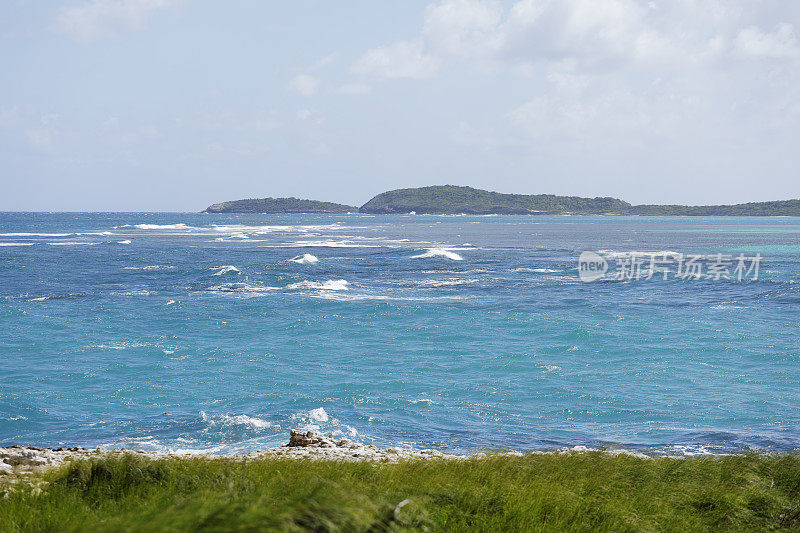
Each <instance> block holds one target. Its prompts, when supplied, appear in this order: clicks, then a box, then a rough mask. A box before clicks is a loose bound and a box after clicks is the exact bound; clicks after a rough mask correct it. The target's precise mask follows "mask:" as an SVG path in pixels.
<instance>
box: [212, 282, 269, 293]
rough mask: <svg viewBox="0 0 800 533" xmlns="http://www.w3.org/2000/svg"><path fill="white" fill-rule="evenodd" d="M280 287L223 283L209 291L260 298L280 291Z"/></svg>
mask: <svg viewBox="0 0 800 533" xmlns="http://www.w3.org/2000/svg"><path fill="white" fill-rule="evenodd" d="M279 289H280V287H269V286H266V285H256V284H253V283H222V284H220V285H214V286H213V287H209V288H208V289H207V290H208V291H210V292H216V293H233V294H238V295H242V296H258V295H261V294H264V293H266V292H269V291H275V290H279Z"/></svg>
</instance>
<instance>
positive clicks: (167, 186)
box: [0, 0, 800, 211]
mask: <svg viewBox="0 0 800 533" xmlns="http://www.w3.org/2000/svg"><path fill="white" fill-rule="evenodd" d="M798 33H800V2H787V1H784V0H764V1H755V0H748V1H744V0H730V1H717V0H704V1H700V0H675V1H670V2H641V1H634V0H521V1H509V2H499V1H491V0H441V1H437V2H423V1H404V2H391V3H390V2H374V1H353V2H346V3H334V2H321V1H319V2H311V1H294V2H264V1H229V2H224V3H223V2H212V1H201V0H69V1H63V2H55V1H37V2H30V1H28V0H4V1H3V2H2V4H0V160H2V162H3V163H2V167H0V185H1V186H2V191H3V194H2V195H0V210H137V211H139V210H142V211H144V210H167V211H198V210H200V209H203V208H204V207H206V206H207V205H208V204H210V203H213V202H217V201H223V200H232V199H238V198H247V197H264V196H298V197H303V198H312V199H320V200H330V201H338V202H343V203H349V204H355V205H360V204H361V203H363V202H366V201H367V200H368V199H369V198H370V197H372V196H373V195H374V194H377V193H379V192H382V191H384V190H388V189H394V188H401V187H413V186H421V185H430V184H445V183H450V184H459V185H472V186H475V187H481V188H487V189H492V190H497V191H501V192H518V193H554V194H568V195H580V196H598V195H602V196H606V195H608V196H616V197H619V198H623V199H625V200H628V201H630V202H634V203H688V204H706V203H734V202H744V201H758V200H773V199H788V198H800V172H799V171H800V153H798V147H799V146H800V37H798Z"/></svg>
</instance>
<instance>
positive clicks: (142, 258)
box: [0, 213, 800, 455]
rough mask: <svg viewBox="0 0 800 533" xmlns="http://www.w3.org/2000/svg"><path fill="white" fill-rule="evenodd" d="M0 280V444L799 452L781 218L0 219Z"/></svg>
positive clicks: (798, 373)
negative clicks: (687, 272)
mask: <svg viewBox="0 0 800 533" xmlns="http://www.w3.org/2000/svg"><path fill="white" fill-rule="evenodd" d="M587 251H591V252H594V255H593V257H600V258H602V261H608V262H609V263H613V262H614V261H616V262H617V263H619V265H620V266H621V269H620V272H624V268H623V267H625V264H627V267H629V268H630V267H631V265H632V264H634V263H633V262H631V261H628V262H627V263H626V258H627V259H631V258H635V257H639V258H644V261H643V262H642V261H639V263H638V265H639V267H642V268H645V270H646V267H648V265H650V266H652V264H653V262H652V258H653V257H656V255H657V256H658V258H659V259H658V262H659V264H662V263H663V264H670V265H671V266H668V267H667V268H666V270H665V271H663V275H662V271H657V273H656V274H655V275H639V273H638V271H637V275H636V276H632V275H619V276H613V275H610V271H609V273H607V274H606V275H603V276H600V277H599V279H597V280H595V281H591V282H586V281H583V280H582V279H581V276H580V274H581V270H579V264H578V260H579V257H580V256H581V253H582V252H587ZM631 252H637V254H633V255H631ZM653 254H656V255H653ZM684 254H685V256H686V257H689V256H693V255H697V256H701V257H703V258H704V259H703V261H705V264H704V267H705V268H706V270H705V271H704V272H707V274H705V273H704V274H702V275H694V276H688V277H686V276H684V277H680V276H679V275H678V274H679V271H680V270H681V268H680V266H681V263H680V262H679V261H678V260H677V259H676V258H677V257H683V256H684ZM715 255H716V257H717V258H718V259H719V258H721V257H724V258H727V259H726V260H727V261H728V264H727V265H726V267H725V269H724V272H723V273H722V275H719V272H720V270H719V269H717V270H716V272H717V275H713V272H714V270H713V269H712V265H711V263H712V262H714V260H713V259H712V257H713V256H715ZM742 256H744V257H745V258H749V263H747V265H746V266H747V271H746V272H744V274H745V275H744V276H742V275H741V274H742V273H743V272H742V271H741V270H740V271H738V272H737V270H736V266H737V260H736V258H737V257H739V258H741V257H742ZM755 257H759V258H760V259H759V261H760V262H759V263H758V264H757V265H756V266H757V268H756V269H754V268H753V266H754V263H756V260H755ZM717 262H718V261H717ZM0 269H1V270H0V272H1V273H0V361H2V365H1V366H0V445H3V446H8V445H12V444H26V445H34V446H50V447H58V446H73V445H79V446H92V447H94V446H107V447H128V448H137V449H144V450H156V451H171V452H183V453H191V452H211V453H237V452H249V451H255V450H258V449H263V448H267V447H272V446H277V445H281V444H284V443H286V442H287V441H288V434H289V430H290V429H292V428H307V429H315V430H318V431H321V432H324V433H326V434H328V433H330V434H334V435H335V436H344V437H347V438H350V439H352V440H358V441H361V442H365V443H370V444H377V445H381V446H387V445H391V446H413V447H415V448H436V449H440V450H442V451H450V452H462V453H465V452H473V451H479V450H501V449H516V450H533V449H553V448H559V447H562V446H575V445H583V446H588V447H610V448H625V449H633V450H642V451H647V452H649V453H655V454H661V453H666V454H678V455H692V454H702V453H729V452H738V451H746V450H751V449H758V450H772V451H792V450H797V449H798V448H800V333H799V331H798V323H799V322H800V283H798V282H799V281H800V219H799V218H679V217H611V216H609V217H600V216H428V215H408V216H404V215H393V216H369V215H355V214H354V215H249V214H248V215H244V214H238V215H237V214H230V215H201V214H167V213H2V214H0ZM631 272H633V270H630V269H629V270H628V274H630V273H631ZM651 273H652V272H651ZM737 273H738V274H739V275H738V276H737V275H736V274H737ZM665 278H666V279H665Z"/></svg>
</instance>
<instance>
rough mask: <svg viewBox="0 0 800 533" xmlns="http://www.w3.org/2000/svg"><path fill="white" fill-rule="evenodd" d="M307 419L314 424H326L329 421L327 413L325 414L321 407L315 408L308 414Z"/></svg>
mask: <svg viewBox="0 0 800 533" xmlns="http://www.w3.org/2000/svg"><path fill="white" fill-rule="evenodd" d="M308 418H309V419H310V420H313V421H315V422H327V421H329V420H330V417H329V416H328V413H326V412H325V409H324V408H323V407H317V408H316V409H312V410H310V411H309V412H308Z"/></svg>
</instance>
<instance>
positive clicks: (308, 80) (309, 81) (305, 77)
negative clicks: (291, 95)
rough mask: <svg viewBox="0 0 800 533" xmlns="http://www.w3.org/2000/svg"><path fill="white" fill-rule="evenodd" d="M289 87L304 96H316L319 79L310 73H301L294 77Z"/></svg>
mask: <svg viewBox="0 0 800 533" xmlns="http://www.w3.org/2000/svg"><path fill="white" fill-rule="evenodd" d="M287 88H288V89H289V90H290V91H293V92H296V93H297V94H299V95H302V96H314V94H316V92H317V89H318V88H319V80H318V79H317V78H315V77H314V76H311V75H309V74H300V75H298V76H295V77H294V78H292V80H291V81H290V82H289V85H288V86H287Z"/></svg>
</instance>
